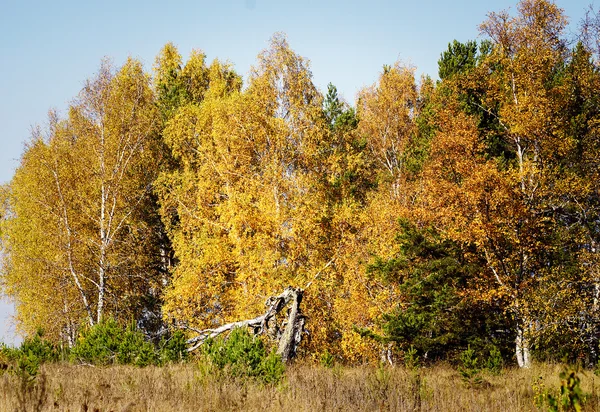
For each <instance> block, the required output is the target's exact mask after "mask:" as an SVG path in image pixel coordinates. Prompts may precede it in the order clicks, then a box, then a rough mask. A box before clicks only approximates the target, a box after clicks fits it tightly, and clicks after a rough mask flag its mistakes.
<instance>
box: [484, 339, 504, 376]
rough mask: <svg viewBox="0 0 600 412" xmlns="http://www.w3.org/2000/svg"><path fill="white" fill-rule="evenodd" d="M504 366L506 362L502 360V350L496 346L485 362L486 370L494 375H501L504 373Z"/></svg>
mask: <svg viewBox="0 0 600 412" xmlns="http://www.w3.org/2000/svg"><path fill="white" fill-rule="evenodd" d="M503 366H504V360H503V359H502V354H501V353H500V349H498V348H497V347H496V346H494V347H492V349H490V356H488V358H487V359H486V361H485V368H486V369H487V370H488V371H489V372H490V373H492V374H494V375H499V374H500V372H502V367H503Z"/></svg>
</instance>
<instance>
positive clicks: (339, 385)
mask: <svg viewBox="0 0 600 412" xmlns="http://www.w3.org/2000/svg"><path fill="white" fill-rule="evenodd" d="M560 370H561V367H560V366H558V365H536V366H535V367H534V368H532V369H529V370H517V369H510V370H505V371H504V372H503V373H502V374H501V375H500V376H488V375H484V382H483V384H481V385H478V386H477V387H473V388H471V387H468V386H467V385H465V384H464V383H463V382H462V381H461V378H460V376H459V374H458V373H457V372H456V371H454V370H453V369H451V368H449V367H447V366H443V365H440V366H435V367H432V368H425V369H421V370H419V373H415V372H411V371H408V370H406V369H404V368H401V367H397V368H373V367H358V368H333V369H324V368H321V367H316V366H307V365H295V366H292V367H290V368H289V369H288V371H287V373H286V378H285V380H284V381H283V382H282V383H280V384H279V385H276V386H265V385H261V384H259V383H256V382H254V381H248V380H246V381H244V380H235V379H228V378H225V377H224V376H220V375H219V374H218V373H214V371H210V370H208V369H206V368H205V367H203V366H201V365H200V366H199V365H193V364H188V365H174V366H167V367H162V368H159V367H148V368H143V369H141V368H135V367H128V366H113V367H107V368H94V367H86V366H73V365H70V364H50V365H46V366H44V367H43V368H42V369H41V372H40V374H39V375H38V377H37V379H36V380H35V381H33V382H30V383H28V382H26V381H25V380H22V379H21V378H19V377H18V376H15V375H13V374H9V373H4V374H3V375H2V376H0V410H1V411H18V410H26V411H37V410H40V411H227V410H249V411H254V410H256V411H271V410H272V411H283V410H285V411H292V410H293V411H363V410H364V411H376V410H385V411H387V410H391V411H413V410H422V411H461V412H463V411H503V412H504V411H529V410H537V408H536V404H535V400H534V398H535V395H536V393H540V392H541V391H542V390H543V388H547V389H548V388H552V389H554V390H556V388H558V387H559V385H560V382H559V378H558V374H559V372H560ZM540 376H541V377H542V379H541V381H540V379H539V377H540ZM579 376H580V377H581V380H582V388H583V391H584V393H586V394H589V396H588V400H587V403H586V406H585V408H584V410H589V411H593V410H598V409H599V407H600V402H599V400H600V398H599V392H600V391H599V390H598V388H597V385H598V384H599V383H600V378H598V377H596V376H594V375H593V374H592V373H590V372H581V373H580V374H579ZM540 383H541V385H540Z"/></svg>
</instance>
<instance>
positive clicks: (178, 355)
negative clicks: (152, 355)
mask: <svg viewBox="0 0 600 412" xmlns="http://www.w3.org/2000/svg"><path fill="white" fill-rule="evenodd" d="M187 347H188V345H187V343H186V339H185V335H184V334H183V332H181V331H180V330H178V331H175V332H174V333H173V334H172V335H170V336H168V337H163V338H162V339H161V341H160V343H159V355H158V356H159V359H160V363H161V364H163V365H164V364H165V363H169V362H183V361H186V360H187V359H188V358H189V353H188V351H187Z"/></svg>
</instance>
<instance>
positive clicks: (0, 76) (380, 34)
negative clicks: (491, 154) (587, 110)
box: [0, 0, 593, 342]
mask: <svg viewBox="0 0 600 412" xmlns="http://www.w3.org/2000/svg"><path fill="white" fill-rule="evenodd" d="M592 1H593V0H557V1H556V3H557V4H558V5H559V6H560V7H562V8H563V9H564V10H565V12H566V14H567V16H568V17H569V18H570V21H571V22H572V25H571V28H570V30H571V31H573V32H575V30H576V28H577V23H578V22H579V21H580V20H581V18H582V17H583V15H584V12H585V10H586V9H587V8H588V6H589V4H590V3H592ZM516 4H517V1H516V0H494V1H483V0H454V1H447V0H420V1H416V0H412V1H406V0H396V1H379V0H369V1H367V0H362V1H354V0H344V1H340V0H305V1H293V2H292V1H286V0H221V1H217V0H213V1H202V0H195V1H188V0H179V1H176V2H169V1H164V0H163V1H154V0H145V1H139V0H118V1H117V0H102V1H100V0H85V1H81V0H78V1H66V0H53V1H49V0H45V1H28V0H0V125H2V126H1V128H0V184H1V183H4V182H7V181H9V180H10V179H11V177H12V174H13V173H14V169H15V168H16V166H17V164H18V159H19V157H20V155H21V152H22V150H23V143H24V142H25V141H27V139H28V138H29V135H30V130H31V127H32V126H35V125H41V126H42V127H43V126H44V124H45V122H46V115H47V112H48V110H49V109H51V108H52V109H57V110H58V111H59V113H64V112H65V109H66V107H67V105H68V103H69V101H70V100H71V99H73V98H74V97H75V96H76V95H77V93H78V91H79V90H80V89H81V87H82V85H83V83H84V81H85V80H86V79H87V78H88V77H91V76H92V75H93V74H94V73H95V72H96V70H97V69H98V67H99V64H100V60H101V59H102V58H103V57H105V56H108V57H110V58H112V59H113V61H114V62H115V64H117V65H120V64H122V63H123V62H124V61H125V59H126V58H127V57H128V56H133V57H137V58H139V59H140V60H141V61H142V62H143V63H144V64H145V67H146V69H147V70H151V68H152V64H153V62H154V58H155V56H156V54H157V53H158V51H159V50H160V48H161V47H162V46H163V45H164V44H165V43H166V42H169V41H171V42H173V43H175V45H176V46H178V48H179V51H180V52H181V54H182V55H183V56H184V57H187V55H188V54H189V52H190V51H191V50H192V49H194V48H197V49H201V50H203V51H204V52H205V53H206V54H207V56H208V59H209V60H212V59H213V58H215V57H218V58H219V59H222V60H229V61H230V62H231V63H233V64H234V66H235V68H236V70H237V71H238V73H240V74H242V75H243V76H244V77H246V75H247V73H248V70H249V68H250V66H251V65H253V64H254V62H255V59H256V55H257V54H258V53H259V52H260V51H261V50H263V49H265V48H266V47H267V46H268V41H269V39H270V37H271V36H272V35H273V34H274V33H276V32H284V33H286V34H287V37H288V42H289V43H290V45H291V47H292V48H293V49H294V50H295V51H296V52H297V53H299V54H300V55H302V56H304V57H306V58H308V59H310V61H311V68H312V72H313V76H314V81H315V83H316V85H317V86H318V87H319V88H320V89H321V90H325V89H326V87H327V83H329V82H332V83H333V84H335V85H336V86H337V87H338V90H339V91H340V92H341V94H342V95H343V96H344V97H345V99H346V100H347V101H348V102H349V103H354V100H355V96H356V92H357V91H358V90H359V89H360V88H361V87H363V86H366V85H369V84H372V83H373V82H375V80H376V79H377V76H378V74H379V72H380V71H381V68H382V66H383V65H384V64H393V63H394V62H395V61H396V60H401V61H403V62H405V63H406V64H410V65H413V66H415V67H416V69H417V73H418V74H423V73H424V74H429V75H431V76H432V77H434V78H435V77H436V76H437V60H438V58H439V55H440V53H441V52H442V51H443V50H445V49H446V48H447V45H448V42H450V41H452V40H453V39H457V40H459V41H463V42H464V41H467V40H471V39H477V38H478V29H477V27H478V25H479V24H480V23H481V22H483V21H484V20H485V18H486V14H487V13H488V12H490V11H500V10H504V9H508V8H511V10H512V11H513V12H514V11H515V9H516ZM11 308H12V306H11V305H10V304H6V303H0V341H1V340H4V341H5V342H6V341H9V342H10V341H12V339H13V334H14V327H11V328H10V329H8V328H7V327H8V325H9V324H10V322H9V321H8V323H7V319H9V318H10V315H11V313H12V309H11Z"/></svg>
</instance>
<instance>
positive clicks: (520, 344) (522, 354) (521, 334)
mask: <svg viewBox="0 0 600 412" xmlns="http://www.w3.org/2000/svg"><path fill="white" fill-rule="evenodd" d="M527 332H528V331H527V330H524V327H523V325H518V326H517V338H516V339H515V349H516V354H517V364H518V365H519V368H529V367H530V366H531V357H530V345H531V342H530V340H529V336H528V335H529V333H527Z"/></svg>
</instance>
